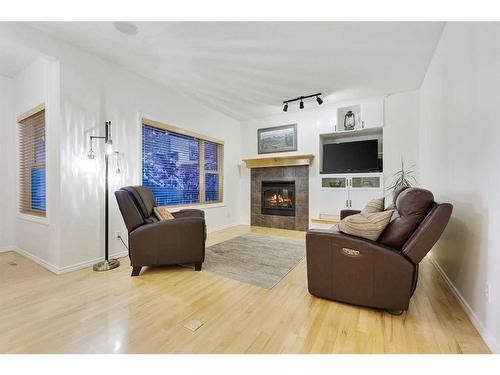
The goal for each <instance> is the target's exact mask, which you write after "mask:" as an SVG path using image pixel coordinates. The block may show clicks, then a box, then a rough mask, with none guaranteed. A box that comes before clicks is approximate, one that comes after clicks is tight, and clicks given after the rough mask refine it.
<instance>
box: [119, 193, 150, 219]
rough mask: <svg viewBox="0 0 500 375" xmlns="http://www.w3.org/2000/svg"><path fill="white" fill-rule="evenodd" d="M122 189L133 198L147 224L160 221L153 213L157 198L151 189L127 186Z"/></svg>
mask: <svg viewBox="0 0 500 375" xmlns="http://www.w3.org/2000/svg"><path fill="white" fill-rule="evenodd" d="M122 189H123V190H125V191H127V192H128V193H129V194H130V195H131V196H132V197H133V199H134V202H135V203H136V205H137V207H138V208H139V211H140V212H141V214H142V217H143V218H144V221H146V223H150V222H156V221H158V219H157V218H156V216H155V214H154V212H153V207H156V201H155V197H154V196H153V192H152V191H151V190H150V189H149V188H147V187H145V186H126V187H124V188H122Z"/></svg>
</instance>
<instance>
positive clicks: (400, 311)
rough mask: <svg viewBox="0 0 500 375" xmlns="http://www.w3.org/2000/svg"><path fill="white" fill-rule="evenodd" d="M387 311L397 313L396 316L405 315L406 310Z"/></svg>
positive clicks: (392, 313)
mask: <svg viewBox="0 0 500 375" xmlns="http://www.w3.org/2000/svg"><path fill="white" fill-rule="evenodd" d="M385 311H387V312H388V313H389V314H391V315H396V316H399V315H403V313H404V312H405V311H404V310H385Z"/></svg>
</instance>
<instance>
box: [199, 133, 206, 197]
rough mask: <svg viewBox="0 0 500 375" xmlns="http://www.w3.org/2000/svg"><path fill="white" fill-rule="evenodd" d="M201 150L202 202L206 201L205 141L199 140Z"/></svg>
mask: <svg viewBox="0 0 500 375" xmlns="http://www.w3.org/2000/svg"><path fill="white" fill-rule="evenodd" d="M199 142H200V143H199V145H200V152H199V163H200V203H205V142H204V141H203V140H201V139H200V140H199Z"/></svg>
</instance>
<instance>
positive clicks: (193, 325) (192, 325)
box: [184, 320, 203, 332]
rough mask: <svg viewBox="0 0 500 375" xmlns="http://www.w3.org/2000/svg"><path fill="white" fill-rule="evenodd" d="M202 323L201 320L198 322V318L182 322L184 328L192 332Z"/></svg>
mask: <svg viewBox="0 0 500 375" xmlns="http://www.w3.org/2000/svg"><path fill="white" fill-rule="evenodd" d="M202 325H203V322H200V321H199V320H190V321H189V322H187V323H185V324H184V328H187V329H189V330H190V331H191V332H194V331H196V330H197V329H198V328H200V327H201V326H202Z"/></svg>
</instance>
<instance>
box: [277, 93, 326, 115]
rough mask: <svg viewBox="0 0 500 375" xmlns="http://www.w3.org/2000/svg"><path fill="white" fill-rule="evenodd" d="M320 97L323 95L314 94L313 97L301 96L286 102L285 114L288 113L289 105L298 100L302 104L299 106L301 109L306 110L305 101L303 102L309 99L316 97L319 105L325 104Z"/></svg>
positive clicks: (284, 102)
mask: <svg viewBox="0 0 500 375" xmlns="http://www.w3.org/2000/svg"><path fill="white" fill-rule="evenodd" d="M320 95H322V94H321V93H318V94H312V95H305V96H299V97H298V98H295V99H289V100H285V101H283V104H284V105H285V106H284V107H283V112H287V111H288V103H292V102H296V101H297V100H300V104H299V108H300V109H304V101H303V100H304V99H308V98H314V97H316V101H317V102H318V104H319V105H321V104H323V99H321V98H320V97H319V96H320Z"/></svg>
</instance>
